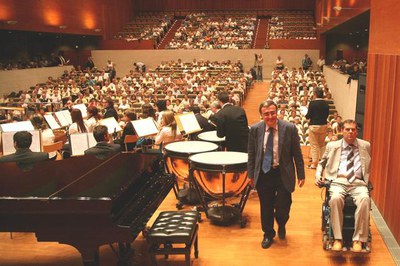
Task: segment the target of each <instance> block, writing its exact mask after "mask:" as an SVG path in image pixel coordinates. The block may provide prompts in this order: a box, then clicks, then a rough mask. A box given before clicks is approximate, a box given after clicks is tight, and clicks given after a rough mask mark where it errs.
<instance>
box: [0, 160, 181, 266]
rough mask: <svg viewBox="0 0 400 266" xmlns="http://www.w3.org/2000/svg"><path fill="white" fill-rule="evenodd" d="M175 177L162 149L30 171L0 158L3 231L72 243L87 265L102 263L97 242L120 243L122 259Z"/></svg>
mask: <svg viewBox="0 0 400 266" xmlns="http://www.w3.org/2000/svg"><path fill="white" fill-rule="evenodd" d="M174 180H175V178H174V177H173V176H171V175H169V174H166V173H165V171H164V167H163V165H162V161H161V158H160V156H159V155H152V154H143V153H119V154H116V155H114V156H113V157H111V158H108V159H107V160H104V161H102V160H99V159H96V158H95V157H90V156H84V157H79V158H71V159H68V160H61V161H48V162H41V163H37V164H35V165H34V167H33V169H32V170H30V171H27V172H23V171H21V170H20V169H19V168H18V167H17V165H16V164H15V163H5V164H0V231H3V232H34V233H35V234H36V238H37V240H38V241H55V242H59V243H62V244H68V245H71V246H73V247H75V248H76V249H77V250H78V251H79V252H80V253H81V256H82V261H83V263H84V265H98V264H99V247H100V246H101V245H105V244H112V243H118V244H119V251H118V252H117V253H118V254H119V264H124V262H127V261H128V260H129V254H131V252H130V251H131V250H130V243H131V242H132V241H134V240H135V238H136V237H137V236H138V234H139V233H140V232H141V231H142V230H143V229H144V228H145V226H146V224H147V222H148V220H149V219H150V217H151V216H152V214H153V213H154V211H155V210H156V209H157V208H158V206H159V205H160V204H161V202H162V201H163V199H164V198H165V197H166V195H167V194H168V193H169V191H170V190H171V188H172V187H173V185H174Z"/></svg>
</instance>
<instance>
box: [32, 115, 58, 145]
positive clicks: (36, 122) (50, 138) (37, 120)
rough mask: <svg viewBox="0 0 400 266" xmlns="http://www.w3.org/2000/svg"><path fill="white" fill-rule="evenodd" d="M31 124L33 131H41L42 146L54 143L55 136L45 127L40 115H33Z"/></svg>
mask: <svg viewBox="0 0 400 266" xmlns="http://www.w3.org/2000/svg"><path fill="white" fill-rule="evenodd" d="M31 122H32V125H33V127H34V128H35V129H39V130H40V131H41V133H42V142H43V145H49V144H53V143H54V138H55V136H54V133H53V130H51V129H50V128H49V127H48V126H47V124H46V122H45V121H44V118H43V116H42V115H41V114H34V115H33V116H32V118H31Z"/></svg>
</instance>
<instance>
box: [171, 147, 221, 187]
mask: <svg viewBox="0 0 400 266" xmlns="http://www.w3.org/2000/svg"><path fill="white" fill-rule="evenodd" d="M217 149H218V146H217V145H216V144H214V143H210V142H205V141H178V142H173V143H170V144H167V145H166V146H165V156H166V163H167V167H168V170H169V171H170V172H172V173H174V174H175V175H176V176H177V177H178V178H179V179H182V180H185V179H187V178H188V177H189V161H188V158H189V156H191V155H193V154H198V153H203V152H210V151H215V150H217Z"/></svg>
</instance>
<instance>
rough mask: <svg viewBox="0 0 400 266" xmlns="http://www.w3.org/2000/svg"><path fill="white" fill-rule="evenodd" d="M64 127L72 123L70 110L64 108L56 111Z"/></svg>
mask: <svg viewBox="0 0 400 266" xmlns="http://www.w3.org/2000/svg"><path fill="white" fill-rule="evenodd" d="M54 114H55V115H56V117H57V119H58V121H59V122H60V124H61V126H62V127H67V126H69V125H71V124H72V119H71V114H70V112H69V111H68V110H62V111H58V112H55V113H54Z"/></svg>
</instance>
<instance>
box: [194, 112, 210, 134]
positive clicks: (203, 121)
mask: <svg viewBox="0 0 400 266" xmlns="http://www.w3.org/2000/svg"><path fill="white" fill-rule="evenodd" d="M194 116H195V117H196V120H197V122H199V125H200V127H201V128H202V129H203V130H202V131H201V132H206V131H213V130H215V126H214V125H212V124H210V123H209V122H208V119H207V118H205V117H204V116H202V115H201V114H195V115H194Z"/></svg>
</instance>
